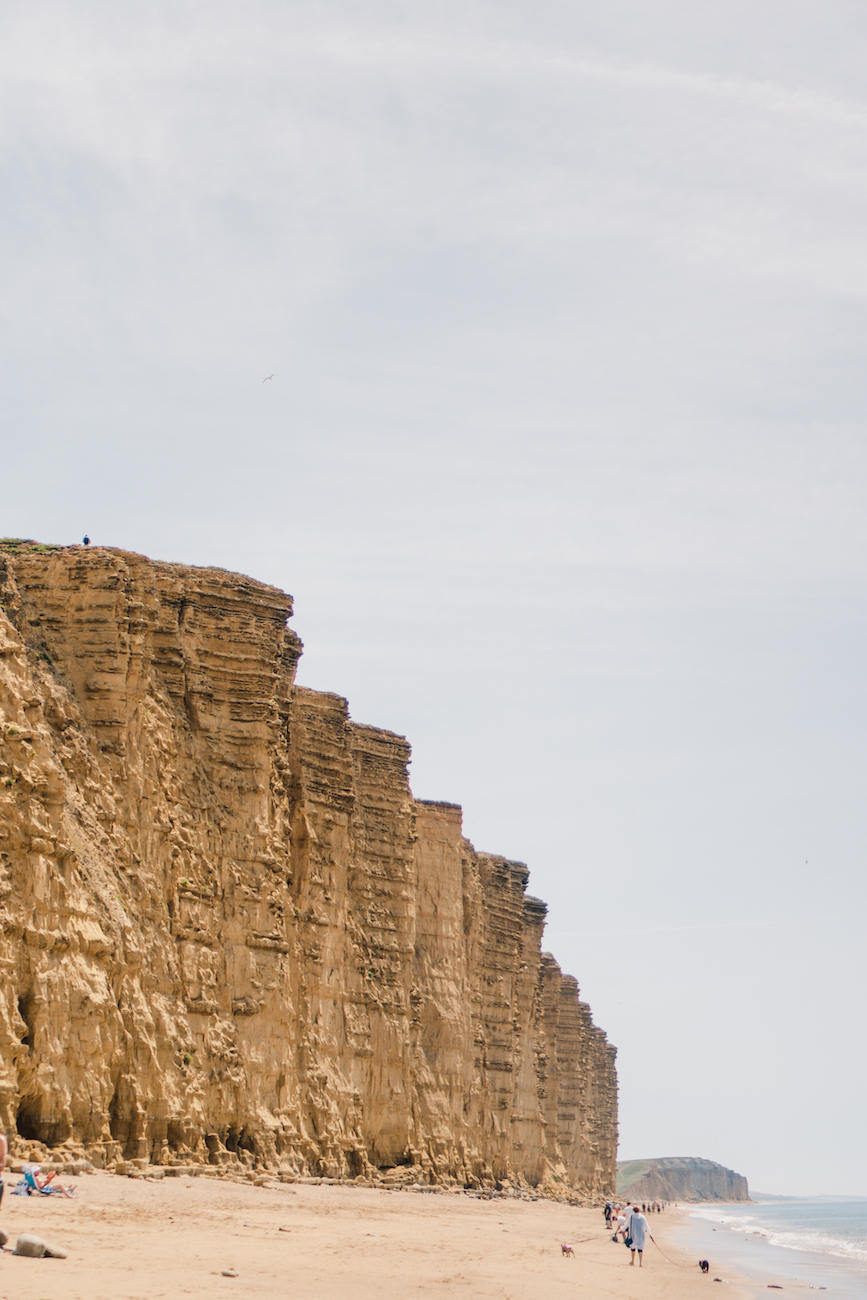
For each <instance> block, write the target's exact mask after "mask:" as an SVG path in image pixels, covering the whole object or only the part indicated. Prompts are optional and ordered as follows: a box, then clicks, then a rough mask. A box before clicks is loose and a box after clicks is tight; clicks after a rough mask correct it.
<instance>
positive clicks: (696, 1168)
mask: <svg viewBox="0 0 867 1300" xmlns="http://www.w3.org/2000/svg"><path fill="white" fill-rule="evenodd" d="M617 1190H618V1192H619V1193H620V1194H621V1195H624V1196H626V1195H628V1196H629V1197H630V1198H631V1199H632V1200H636V1201H689V1202H692V1201H748V1200H749V1199H750V1192H749V1188H748V1186H747V1180H746V1178H744V1176H743V1175H742V1174H736V1173H735V1172H734V1170H732V1169H725V1168H724V1167H723V1166H722V1165H717V1164H714V1162H713V1160H698V1159H693V1158H691V1157H689V1156H670V1157H668V1158H667V1159H663V1160H629V1161H624V1162H622V1163H620V1164H618V1166H617Z"/></svg>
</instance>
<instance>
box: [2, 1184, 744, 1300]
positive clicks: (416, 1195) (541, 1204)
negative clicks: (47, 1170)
mask: <svg viewBox="0 0 867 1300" xmlns="http://www.w3.org/2000/svg"><path fill="white" fill-rule="evenodd" d="M69 1181H71V1183H72V1185H74V1186H75V1187H76V1189H77V1190H76V1194H75V1197H74V1199H72V1200H66V1199H64V1198H62V1197H60V1196H49V1197H39V1198H37V1197H18V1196H13V1195H12V1194H11V1186H10V1184H9V1182H8V1181H7V1190H6V1194H5V1195H4V1197H3V1202H2V1206H0V1227H2V1228H3V1229H4V1230H5V1231H6V1232H7V1233H8V1234H9V1239H10V1240H9V1245H8V1247H7V1249H6V1251H4V1252H3V1257H2V1260H0V1269H2V1271H3V1274H4V1278H3V1281H4V1282H5V1286H4V1288H3V1291H2V1292H0V1294H3V1295H9V1296H11V1295H14V1296H15V1297H16V1300H44V1296H45V1293H46V1290H47V1289H49V1288H50V1289H51V1290H52V1291H57V1290H58V1288H59V1293H62V1295H63V1297H64V1300H93V1297H94V1296H95V1295H111V1296H112V1297H113V1300H155V1298H156V1297H162V1296H166V1297H175V1296H177V1295H178V1294H183V1295H184V1296H192V1297H194V1298H198V1297H201V1298H202V1300H206V1298H207V1300H218V1298H219V1297H220V1296H222V1295H223V1294H225V1295H232V1294H237V1293H238V1291H239V1289H240V1288H243V1290H244V1292H245V1293H247V1292H249V1291H250V1290H251V1289H255V1292H256V1294H257V1297H258V1300H270V1298H271V1297H273V1298H274V1300H277V1298H278V1297H279V1298H280V1300H285V1296H286V1294H287V1290H290V1289H291V1294H292V1295H293V1297H294V1298H295V1300H330V1298H331V1297H333V1298H334V1300H343V1298H344V1297H345V1296H346V1295H347V1294H352V1296H353V1300H406V1298H407V1297H411V1296H419V1297H427V1296H430V1297H446V1296H452V1295H457V1296H462V1295H466V1296H467V1297H468V1298H469V1297H474V1298H475V1297H478V1296H480V1295H481V1296H484V1297H485V1298H486V1300H489V1298H491V1300H494V1298H498V1300H499V1298H501V1300H538V1298H539V1296H540V1295H541V1296H544V1297H545V1300H559V1298H560V1297H563V1300H567V1297H568V1300H574V1296H575V1293H576V1289H577V1290H578V1292H579V1293H581V1294H587V1295H592V1296H599V1297H601V1296H604V1297H606V1300H609V1298H610V1300H697V1297H698V1296H699V1295H701V1296H702V1297H704V1298H705V1300H706V1297H707V1281H708V1279H707V1278H706V1277H703V1276H702V1274H701V1273H700V1272H699V1270H698V1268H697V1266H696V1257H695V1255H694V1254H692V1255H690V1254H688V1253H687V1252H686V1251H685V1250H684V1248H683V1243H682V1242H681V1241H678V1236H679V1232H678V1229H679V1227H680V1223H679V1220H680V1216H681V1215H682V1214H685V1213H686V1212H685V1211H667V1212H664V1213H663V1214H661V1215H654V1216H653V1218H654V1220H656V1219H660V1220H665V1222H663V1223H657V1222H654V1223H652V1224H651V1231H652V1232H653V1235H654V1237H656V1238H657V1239H658V1241H659V1245H660V1247H661V1248H662V1250H663V1251H664V1252H665V1255H666V1256H668V1259H665V1258H663V1255H662V1254H660V1253H659V1251H658V1250H656V1249H655V1248H654V1247H653V1245H652V1243H649V1249H648V1250H647V1251H646V1252H645V1255H646V1258H645V1261H644V1266H643V1267H642V1268H641V1269H639V1268H638V1266H637V1264H636V1265H635V1266H634V1267H632V1266H630V1264H629V1258H630V1255H629V1252H628V1251H627V1250H626V1249H625V1248H624V1246H623V1245H622V1244H619V1243H618V1244H616V1245H615V1243H613V1242H612V1241H611V1235H610V1233H609V1232H608V1230H607V1228H606V1226H605V1221H604V1219H603V1216H602V1211H601V1209H585V1208H581V1207H574V1206H569V1205H567V1204H563V1203H562V1202H556V1201H549V1200H546V1199H540V1200H538V1201H524V1200H520V1199H517V1198H516V1199H513V1200H512V1199H509V1200H500V1199H496V1200H482V1199H479V1198H475V1197H469V1196H465V1195H463V1194H462V1193H458V1192H440V1193H427V1194H425V1193H421V1192H412V1191H407V1190H394V1191H387V1190H381V1189H371V1188H356V1187H348V1186H345V1185H344V1186H328V1185H319V1186H311V1185H309V1184H298V1183H296V1184H281V1183H277V1182H276V1181H274V1182H271V1181H269V1182H268V1183H267V1184H265V1185H263V1186H254V1185H253V1184H249V1183H248V1184H243V1183H234V1182H233V1183H225V1182H222V1181H221V1180H218V1179H210V1178H209V1179H201V1178H189V1177H182V1178H173V1179H167V1180H161V1181H158V1182H151V1181H149V1180H146V1179H128V1178H123V1177H118V1176H117V1175H115V1174H107V1173H96V1174H93V1175H85V1176H81V1177H77V1178H75V1179H72V1180H69ZM25 1232H30V1233H35V1234H36V1235H38V1236H41V1237H43V1238H44V1239H45V1240H46V1241H48V1242H49V1243H51V1244H52V1245H57V1246H59V1247H61V1248H62V1249H64V1250H66V1251H67V1258H66V1259H63V1260H55V1259H45V1260H34V1259H27V1258H21V1257H16V1256H13V1255H12V1254H11V1248H12V1247H13V1246H14V1244H15V1241H16V1239H17V1236H18V1235H19V1234H20V1233H25ZM563 1243H569V1244H571V1245H572V1246H573V1250H574V1256H573V1257H568V1256H565V1255H563V1253H562V1251H561V1245H562V1244H563ZM226 1274H229V1276H226ZM725 1277H726V1280H727V1281H728V1282H730V1290H729V1292H728V1293H727V1294H728V1295H729V1296H731V1297H732V1298H733V1300H752V1297H753V1294H754V1292H753V1291H752V1290H751V1289H749V1288H748V1287H747V1286H746V1285H744V1283H743V1280H742V1279H740V1278H737V1279H736V1278H735V1276H734V1274H733V1273H732V1274H730V1273H729V1272H728V1271H727V1272H726V1274H725Z"/></svg>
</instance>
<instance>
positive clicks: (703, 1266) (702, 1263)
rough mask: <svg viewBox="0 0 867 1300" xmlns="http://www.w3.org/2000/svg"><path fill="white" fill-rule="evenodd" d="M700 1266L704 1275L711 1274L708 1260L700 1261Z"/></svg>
mask: <svg viewBox="0 0 867 1300" xmlns="http://www.w3.org/2000/svg"><path fill="white" fill-rule="evenodd" d="M698 1266H699V1268H700V1269H701V1271H702V1273H708V1272H710V1264H709V1263H708V1262H707V1260H706V1259H700V1260H699V1261H698Z"/></svg>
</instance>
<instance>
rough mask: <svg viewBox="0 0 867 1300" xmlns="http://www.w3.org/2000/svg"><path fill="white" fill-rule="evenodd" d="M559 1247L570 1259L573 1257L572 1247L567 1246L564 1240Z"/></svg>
mask: <svg viewBox="0 0 867 1300" xmlns="http://www.w3.org/2000/svg"><path fill="white" fill-rule="evenodd" d="M560 1249H561V1250H562V1252H563V1254H564V1255H569V1256H570V1258H571V1259H574V1258H575V1251H574V1250H573V1249H572V1247H571V1246H567V1245H566V1244H565V1242H564V1243H563V1245H562V1246H561V1247H560Z"/></svg>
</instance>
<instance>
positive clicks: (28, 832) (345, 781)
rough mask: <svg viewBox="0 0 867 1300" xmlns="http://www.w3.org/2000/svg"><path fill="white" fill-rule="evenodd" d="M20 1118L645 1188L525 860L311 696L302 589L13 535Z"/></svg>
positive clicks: (471, 1175) (90, 1151)
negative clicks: (417, 794)
mask: <svg viewBox="0 0 867 1300" xmlns="http://www.w3.org/2000/svg"><path fill="white" fill-rule="evenodd" d="M0 606H2V608H0V922H2V936H0V971H2V982H0V1125H2V1127H3V1128H5V1129H6V1130H7V1131H8V1132H10V1133H11V1134H12V1135H15V1134H17V1135H18V1142H17V1148H18V1149H19V1150H29V1149H31V1148H35V1150H36V1151H37V1152H39V1151H44V1150H46V1149H49V1148H55V1149H56V1148H59V1147H65V1148H66V1149H67V1150H68V1151H70V1152H79V1153H81V1154H85V1155H86V1156H87V1158H89V1159H90V1160H91V1161H92V1162H93V1163H94V1164H96V1165H97V1166H99V1167H108V1168H111V1167H114V1165H115V1164H116V1163H117V1162H118V1161H121V1160H125V1161H130V1160H138V1161H140V1162H149V1163H151V1164H158V1165H168V1166H171V1165H178V1164H183V1163H188V1164H189V1163H191V1164H196V1163H199V1164H203V1165H207V1166H217V1167H218V1168H225V1169H227V1170H228V1169H237V1168H238V1167H239V1166H244V1165H246V1166H251V1165H257V1166H263V1167H265V1166H267V1167H270V1168H272V1169H275V1170H282V1171H283V1172H284V1174H285V1175H286V1176H290V1177H291V1176H293V1175H297V1174H301V1173H316V1174H321V1175H325V1176H330V1177H338V1178H347V1177H356V1178H359V1177H361V1178H373V1179H376V1180H385V1181H386V1182H395V1181H398V1182H400V1181H403V1180H413V1181H417V1180H419V1179H421V1180H426V1181H430V1182H445V1183H448V1182H450V1181H457V1182H462V1183H467V1184H469V1185H476V1184H478V1183H486V1182H492V1181H495V1180H496V1181H498V1182H499V1183H503V1182H511V1183H512V1184H513V1185H516V1186H521V1185H524V1184H527V1183H528V1184H531V1185H533V1186H541V1187H543V1188H547V1189H549V1190H552V1191H563V1192H570V1193H571V1192H576V1191H577V1192H578V1193H580V1194H583V1195H585V1196H595V1195H598V1194H599V1193H602V1192H607V1191H610V1190H613V1187H614V1180H615V1157H616V1120H617V1115H616V1111H617V1101H616V1077H615V1071H614V1055H615V1053H614V1049H613V1048H612V1047H611V1046H610V1045H609V1044H608V1042H607V1040H606V1038H605V1035H604V1034H603V1033H602V1032H601V1031H600V1030H599V1029H597V1028H595V1027H594V1025H593V1023H592V1020H591V1018H590V1013H589V1010H588V1008H587V1007H586V1005H584V1004H583V1003H582V1002H581V1001H580V1000H579V997H578V988H577V985H576V982H575V980H574V979H572V978H571V977H569V976H564V975H562V974H561V972H560V969H559V967H558V966H557V964H556V962H555V961H554V960H553V958H551V957H550V956H548V955H547V954H544V953H542V951H541V939H542V931H543V926H544V919H545V911H546V909H545V905H544V904H543V903H541V902H539V901H538V900H536V899H534V898H532V897H530V896H529V895H528V894H527V892H526V887H527V878H528V872H527V869H526V867H524V866H523V865H522V864H521V863H517V862H510V861H508V860H506V859H505V858H500V857H496V856H492V855H489V854H484V853H478V852H476V851H475V850H474V849H473V847H472V845H471V844H470V843H469V842H468V841H467V840H466V839H464V838H463V836H462V834H461V811H460V809H459V808H458V807H455V806H453V805H449V804H433V803H423V802H420V801H417V800H415V799H414V798H413V796H412V793H411V791H410V787H409V782H408V778H407V764H408V761H409V756H410V748H409V745H408V744H407V742H406V740H404V739H403V738H402V737H400V736H396V735H394V734H392V733H390V732H387V731H381V730H378V729H377V728H374V727H366V726H360V725H358V724H356V723H354V722H352V721H351V720H350V717H349V713H348V708H347V704H346V701H345V700H343V699H342V698H341V697H339V696H337V695H331V694H325V693H320V692H315V691H310V690H305V689H302V688H299V687H296V686H295V684H294V682H295V670H296V666H297V662H298V658H299V656H300V654H301V648H302V647H301V642H300V641H299V639H298V637H297V636H296V635H295V633H294V632H292V631H291V630H290V629H289V628H288V626H287V621H288V619H289V618H290V617H291V614H292V600H291V597H289V596H287V595H286V594H285V593H284V592H282V591H279V590H278V589H276V588H274V587H269V586H265V585H263V584H262V583H258V582H255V581H253V580H252V579H249V578H246V577H242V576H240V575H238V574H232V573H227V572H224V571H223V570H219V569H197V568H191V567H186V566H183V565H177V564H163V563H157V562H154V561H152V560H149V559H146V558H145V557H143V556H140V555H134V554H130V553H128V552H121V551H117V550H110V549H104V548H91V549H89V550H87V549H83V548H80V547H70V548H51V547H38V546H36V545H35V544H25V543H15V544H12V543H0Z"/></svg>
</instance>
